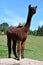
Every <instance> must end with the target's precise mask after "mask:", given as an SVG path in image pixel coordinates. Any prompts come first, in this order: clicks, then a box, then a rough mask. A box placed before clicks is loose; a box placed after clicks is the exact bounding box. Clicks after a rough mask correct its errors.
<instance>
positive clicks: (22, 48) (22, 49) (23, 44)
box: [21, 42, 25, 58]
mask: <svg viewBox="0 0 43 65" xmlns="http://www.w3.org/2000/svg"><path fill="white" fill-rule="evenodd" d="M24 48H25V43H24V42H22V44H21V58H24Z"/></svg>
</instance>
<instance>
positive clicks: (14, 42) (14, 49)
mask: <svg viewBox="0 0 43 65" xmlns="http://www.w3.org/2000/svg"><path fill="white" fill-rule="evenodd" d="M13 53H14V55H15V57H16V58H17V54H16V41H15V40H13Z"/></svg>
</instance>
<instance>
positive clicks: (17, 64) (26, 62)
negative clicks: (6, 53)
mask: <svg viewBox="0 0 43 65" xmlns="http://www.w3.org/2000/svg"><path fill="white" fill-rule="evenodd" d="M0 65H43V61H37V60H32V59H28V58H25V59H20V61H18V60H15V59H12V58H10V59H9V58H4V59H3V58H2V59H0Z"/></svg>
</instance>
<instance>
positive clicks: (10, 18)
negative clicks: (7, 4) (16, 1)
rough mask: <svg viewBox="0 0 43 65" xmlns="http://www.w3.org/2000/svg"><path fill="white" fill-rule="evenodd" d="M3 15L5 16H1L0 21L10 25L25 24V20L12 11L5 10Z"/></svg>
mask: <svg viewBox="0 0 43 65" xmlns="http://www.w3.org/2000/svg"><path fill="white" fill-rule="evenodd" d="M3 13H4V14H5V15H2V16H0V20H2V21H3V22H7V23H9V25H18V24H19V22H21V23H24V22H25V19H24V18H22V17H20V16H18V15H16V14H14V12H13V11H11V10H8V9H5V10H4V12H3Z"/></svg>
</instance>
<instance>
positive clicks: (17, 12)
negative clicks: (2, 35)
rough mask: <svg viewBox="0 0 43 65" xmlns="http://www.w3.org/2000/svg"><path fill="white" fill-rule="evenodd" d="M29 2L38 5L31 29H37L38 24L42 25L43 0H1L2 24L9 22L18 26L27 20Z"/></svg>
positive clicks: (0, 19) (0, 17)
mask: <svg viewBox="0 0 43 65" xmlns="http://www.w3.org/2000/svg"><path fill="white" fill-rule="evenodd" d="M29 4H31V6H37V11H36V14H35V15H34V16H33V17H32V21H31V26H30V29H32V30H36V29H37V28H38V26H42V25H43V0H0V24H1V23H3V22H7V23H8V24H9V25H13V26H17V25H18V24H19V23H24V22H26V20H27V14H28V6H29Z"/></svg>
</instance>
